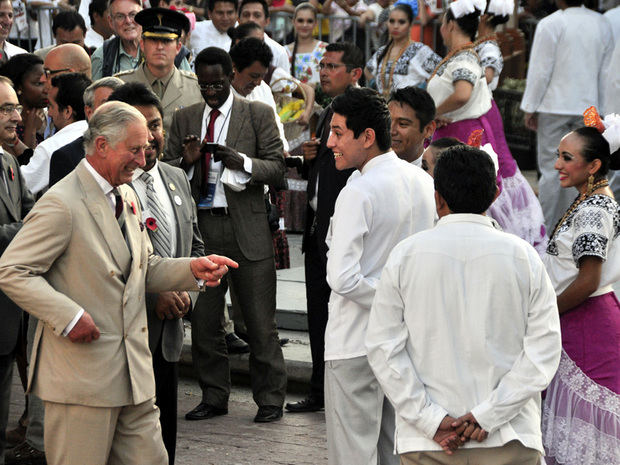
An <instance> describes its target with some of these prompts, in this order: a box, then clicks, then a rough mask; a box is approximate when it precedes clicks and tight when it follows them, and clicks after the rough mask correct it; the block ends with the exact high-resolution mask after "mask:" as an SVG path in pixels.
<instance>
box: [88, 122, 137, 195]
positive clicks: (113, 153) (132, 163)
mask: <svg viewBox="0 0 620 465" xmlns="http://www.w3.org/2000/svg"><path fill="white" fill-rule="evenodd" d="M124 136H125V137H124V138H123V139H122V140H121V141H119V142H118V143H116V144H115V145H112V144H113V142H112V141H109V142H108V141H106V144H105V147H104V148H103V149H102V152H103V153H102V154H101V155H100V156H101V158H102V159H101V172H100V174H101V175H102V176H103V177H104V178H105V179H106V180H107V181H108V182H109V183H110V184H111V185H112V186H114V187H116V186H120V185H121V184H125V183H127V182H129V181H131V179H132V178H133V172H134V171H135V169H136V168H138V167H143V166H144V164H145V160H144V152H145V151H146V148H147V147H148V139H149V131H148V129H147V128H146V124H144V123H143V122H135V123H130V124H129V125H128V126H127V127H126V129H125V134H124Z"/></svg>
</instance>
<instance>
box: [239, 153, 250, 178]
mask: <svg viewBox="0 0 620 465" xmlns="http://www.w3.org/2000/svg"><path fill="white" fill-rule="evenodd" d="M239 155H241V156H242V157H243V170H244V171H245V172H246V173H248V174H252V159H251V158H250V157H248V156H247V155H246V154H245V153H241V152H239Z"/></svg>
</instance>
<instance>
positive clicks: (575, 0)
mask: <svg viewBox="0 0 620 465" xmlns="http://www.w3.org/2000/svg"><path fill="white" fill-rule="evenodd" d="M564 3H565V4H566V6H567V7H571V6H581V5H583V3H584V1H583V0H564Z"/></svg>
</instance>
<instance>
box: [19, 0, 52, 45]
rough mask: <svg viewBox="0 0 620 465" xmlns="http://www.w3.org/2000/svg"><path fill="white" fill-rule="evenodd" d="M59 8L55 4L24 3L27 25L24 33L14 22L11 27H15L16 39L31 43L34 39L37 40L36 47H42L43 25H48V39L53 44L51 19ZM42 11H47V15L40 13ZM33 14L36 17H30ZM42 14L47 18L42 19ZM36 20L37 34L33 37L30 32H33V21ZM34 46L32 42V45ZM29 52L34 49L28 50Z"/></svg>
mask: <svg viewBox="0 0 620 465" xmlns="http://www.w3.org/2000/svg"><path fill="white" fill-rule="evenodd" d="M59 10H60V8H59V7H57V6H53V5H37V6H32V5H26V20H27V23H28V26H27V28H26V32H27V33H26V34H24V32H23V31H20V30H19V29H17V26H16V25H15V24H14V25H13V27H14V28H15V30H16V31H17V39H18V40H28V41H30V43H32V41H34V40H35V39H37V40H38V42H37V44H38V46H37V48H42V46H41V44H42V43H43V42H44V40H43V38H44V34H45V32H44V28H45V27H44V25H47V26H49V28H48V33H49V39H50V43H51V44H53V43H55V42H54V34H53V32H52V21H53V18H54V13H56V12H57V11H59ZM43 12H48V13H49V14H48V15H42V14H41V13H43ZM33 14H34V15H36V17H37V19H36V20H34V19H32V17H33ZM44 16H47V20H44V19H42V18H43V17H44ZM34 21H36V23H37V35H36V36H35V37H33V35H32V32H33V29H34V28H33V24H32V23H33V22H34ZM45 21H47V23H45ZM32 46H34V44H33V45H32ZM30 51H31V52H32V51H34V50H30Z"/></svg>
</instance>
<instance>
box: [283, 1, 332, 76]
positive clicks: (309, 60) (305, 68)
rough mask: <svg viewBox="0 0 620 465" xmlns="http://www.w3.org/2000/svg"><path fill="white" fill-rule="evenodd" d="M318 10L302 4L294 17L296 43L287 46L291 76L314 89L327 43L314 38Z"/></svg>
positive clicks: (307, 4) (297, 8)
mask: <svg viewBox="0 0 620 465" xmlns="http://www.w3.org/2000/svg"><path fill="white" fill-rule="evenodd" d="M316 14H317V13H316V8H315V7H314V6H313V5H312V4H311V3H307V2H305V3H300V4H299V5H297V7H296V8H295V13H294V15H293V28H294V29H295V41H294V42H293V43H291V44H288V45H287V46H286V52H287V53H288V56H289V59H290V60H291V75H292V76H293V77H295V78H297V79H299V80H300V81H301V82H303V83H306V84H309V85H311V86H313V87H316V85H317V84H318V83H319V63H320V61H321V58H323V54H324V53H325V47H327V43H326V42H323V41H320V40H317V39H315V38H314V35H313V31H314V28H315V26H316V23H317V17H316Z"/></svg>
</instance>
